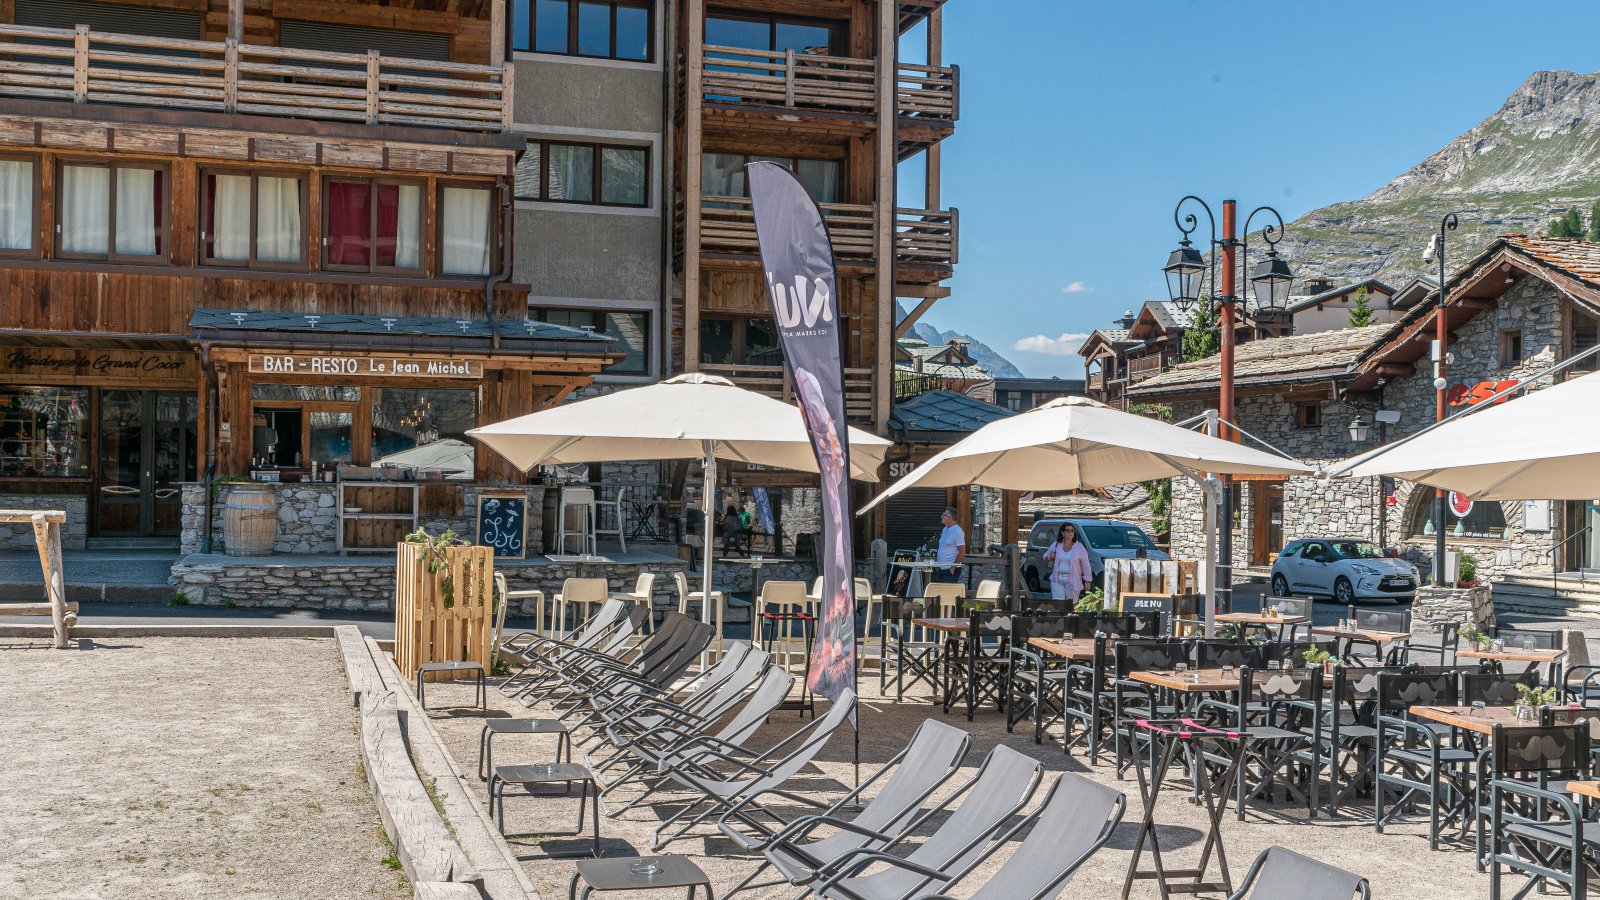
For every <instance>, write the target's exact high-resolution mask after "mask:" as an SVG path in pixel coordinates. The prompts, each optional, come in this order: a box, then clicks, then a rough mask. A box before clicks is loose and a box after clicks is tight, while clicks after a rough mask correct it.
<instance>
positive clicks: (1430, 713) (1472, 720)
mask: <svg viewBox="0 0 1600 900" xmlns="http://www.w3.org/2000/svg"><path fill="white" fill-rule="evenodd" d="M1411 714H1412V715H1413V716H1416V717H1417V718H1419V719H1427V720H1428V721H1430V722H1438V723H1440V724H1441V725H1449V726H1451V727H1454V728H1460V729H1462V730H1463V731H1471V732H1473V733H1475V734H1492V733H1494V726H1496V725H1499V726H1500V727H1502V728H1515V727H1517V726H1519V725H1523V726H1526V725H1537V724H1539V722H1538V720H1534V721H1531V722H1530V721H1526V720H1519V719H1518V718H1517V712H1516V710H1515V709H1513V708H1511V707H1509V706H1485V707H1484V708H1483V709H1479V710H1474V709H1473V708H1472V707H1470V706H1413V707H1411Z"/></svg>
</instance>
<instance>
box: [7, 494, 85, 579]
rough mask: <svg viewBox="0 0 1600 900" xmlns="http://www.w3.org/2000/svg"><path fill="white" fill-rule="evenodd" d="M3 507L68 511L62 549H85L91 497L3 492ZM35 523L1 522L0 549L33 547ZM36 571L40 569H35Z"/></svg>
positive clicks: (63, 528)
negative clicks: (89, 498)
mask: <svg viewBox="0 0 1600 900" xmlns="http://www.w3.org/2000/svg"><path fill="white" fill-rule="evenodd" d="M0 509H24V510H34V511H37V510H41V509H59V510H61V511H62V512H65V513H66V514H67V521H66V522H65V523H64V524H63V525H62V526H61V549H62V550H82V549H83V547H84V539H85V538H86V537H87V536H88V534H89V500H88V498H87V497H82V496H78V495H74V494H0ZM36 546H37V544H36V543H35V541H34V537H33V524H32V523H28V522H12V523H8V524H0V550H33V549H34V548H35V547H36ZM35 574H37V572H36V573H35Z"/></svg>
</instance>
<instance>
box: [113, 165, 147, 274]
mask: <svg viewBox="0 0 1600 900" xmlns="http://www.w3.org/2000/svg"><path fill="white" fill-rule="evenodd" d="M116 252H117V253H119V254H131V255H135V256H154V255H155V253H156V170H155V169H118V170H117V249H116Z"/></svg>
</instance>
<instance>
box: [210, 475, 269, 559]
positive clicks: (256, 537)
mask: <svg viewBox="0 0 1600 900" xmlns="http://www.w3.org/2000/svg"><path fill="white" fill-rule="evenodd" d="M223 499H224V502H223V503H222V504H221V506H222V541H223V544H224V545H226V547H227V553H228V555H229V556H271V555H272V544H273V542H274V541H276V540H277V539H278V488H277V485H272V484H235V485H231V486H229V488H228V493H227V495H226V496H225V497H224V498H223Z"/></svg>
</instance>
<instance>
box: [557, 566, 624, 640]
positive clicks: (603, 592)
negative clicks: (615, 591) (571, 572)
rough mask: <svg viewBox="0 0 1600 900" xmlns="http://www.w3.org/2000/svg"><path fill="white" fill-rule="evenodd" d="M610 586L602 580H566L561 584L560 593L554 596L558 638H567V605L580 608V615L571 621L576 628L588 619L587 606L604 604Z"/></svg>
mask: <svg viewBox="0 0 1600 900" xmlns="http://www.w3.org/2000/svg"><path fill="white" fill-rule="evenodd" d="M610 588H611V585H610V584H608V583H607V582H606V580H605V579H604V578H568V579H567V580H566V581H563V582H561V593H559V594H557V595H556V596H555V611H556V620H555V627H556V628H557V629H558V630H559V634H558V636H559V637H560V638H561V639H562V640H565V639H566V637H567V606H568V605H569V604H572V605H578V606H581V607H582V609H581V610H580V611H579V612H580V614H579V615H578V617H577V618H576V619H574V620H573V627H574V628H576V627H577V626H578V625H579V624H581V623H582V622H583V621H584V620H585V619H587V618H589V606H590V605H591V604H595V603H604V602H606V598H607V596H608V595H609V592H610Z"/></svg>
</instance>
